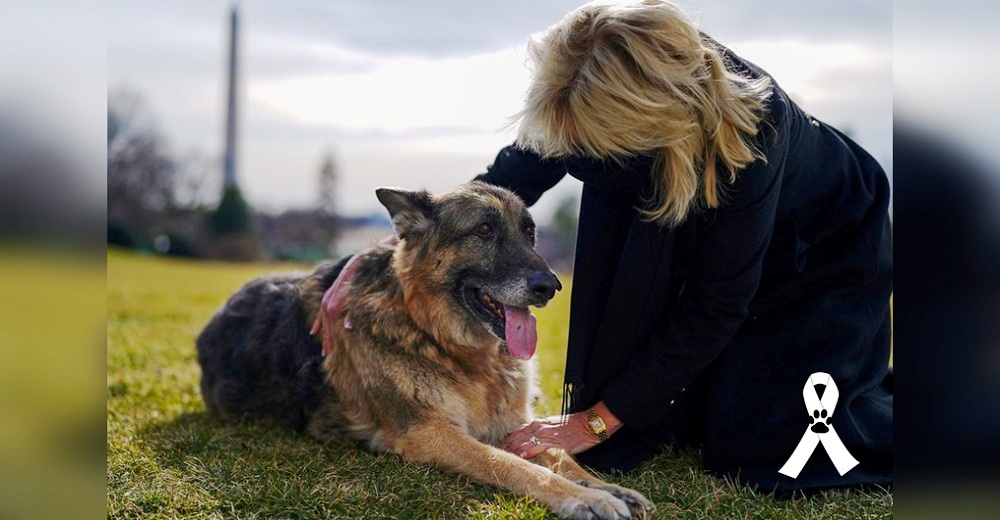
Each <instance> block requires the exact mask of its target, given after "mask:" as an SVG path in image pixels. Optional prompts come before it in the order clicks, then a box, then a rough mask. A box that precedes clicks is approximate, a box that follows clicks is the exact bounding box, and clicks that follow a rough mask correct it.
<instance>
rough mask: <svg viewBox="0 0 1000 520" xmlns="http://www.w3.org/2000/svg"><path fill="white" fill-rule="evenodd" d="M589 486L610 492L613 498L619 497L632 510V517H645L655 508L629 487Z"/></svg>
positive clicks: (611, 485) (612, 485)
mask: <svg viewBox="0 0 1000 520" xmlns="http://www.w3.org/2000/svg"><path fill="white" fill-rule="evenodd" d="M590 486H591V487H594V488H597V489H601V490H604V491H607V492H608V493H611V494H612V495H613V496H614V497H615V498H618V499H620V500H621V501H623V502H625V504H627V505H628V508H629V511H631V512H632V518H634V519H640V518H646V517H647V516H649V514H650V513H652V512H653V511H655V510H656V505H654V504H653V503H652V502H650V501H649V499H647V498H646V497H645V496H643V494H642V493H640V492H638V491H635V490H633V489H629V488H623V487H621V486H616V485H614V484H598V485H594V484H591V485H590Z"/></svg>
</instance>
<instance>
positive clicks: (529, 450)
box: [517, 442, 558, 459]
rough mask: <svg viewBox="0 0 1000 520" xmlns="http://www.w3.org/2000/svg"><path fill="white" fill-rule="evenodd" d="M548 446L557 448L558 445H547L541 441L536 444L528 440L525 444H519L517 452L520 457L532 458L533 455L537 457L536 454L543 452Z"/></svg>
mask: <svg viewBox="0 0 1000 520" xmlns="http://www.w3.org/2000/svg"><path fill="white" fill-rule="evenodd" d="M549 448H558V446H548V445H546V444H543V443H539V444H538V445H537V446H536V445H534V444H531V443H530V442H529V443H527V444H523V445H521V448H520V449H519V451H518V453H517V454H518V455H519V456H520V457H521V458H522V459H533V458H535V457H537V456H539V455H541V454H543V453H545V450H548V449H549Z"/></svg>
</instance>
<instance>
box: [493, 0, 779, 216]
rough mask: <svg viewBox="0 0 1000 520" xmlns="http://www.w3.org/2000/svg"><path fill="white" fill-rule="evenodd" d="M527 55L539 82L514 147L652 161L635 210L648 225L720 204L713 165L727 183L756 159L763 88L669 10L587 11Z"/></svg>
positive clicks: (603, 7) (653, 2)
mask: <svg viewBox="0 0 1000 520" xmlns="http://www.w3.org/2000/svg"><path fill="white" fill-rule="evenodd" d="M528 52H529V59H530V61H531V62H532V63H533V65H534V69H535V70H534V79H533V81H532V84H531V86H530V87H529V89H528V93H527V95H526V99H525V105H524V108H523V109H522V110H521V111H520V112H519V113H517V114H516V115H515V116H514V117H513V118H512V121H513V122H514V123H520V129H519V131H518V137H517V142H518V146H521V147H523V148H527V149H531V150H534V151H536V152H537V153H539V154H541V155H542V156H544V157H560V156H566V155H572V154H582V155H588V156H593V157H600V158H624V157H628V156H631V155H636V154H649V153H653V154H655V156H656V160H655V161H654V174H653V175H654V182H653V186H654V190H653V192H652V194H651V197H650V199H649V200H647V201H645V202H646V207H645V208H643V209H642V210H641V211H642V213H643V214H644V216H645V217H646V218H647V219H648V220H649V221H653V222H656V223H658V224H660V225H666V226H674V225H677V224H679V223H680V222H683V221H684V220H685V219H686V218H687V216H688V214H689V213H690V212H691V210H692V208H695V207H698V206H699V205H701V204H702V203H704V204H705V205H707V206H708V207H710V208H714V207H718V205H719V199H720V196H721V193H722V188H721V187H720V185H719V181H718V179H717V176H718V172H717V171H716V161H717V160H718V162H719V163H720V164H721V165H722V166H723V168H725V169H726V170H727V171H728V174H729V176H728V178H729V182H733V181H734V180H735V179H736V172H737V171H739V170H741V169H743V168H744V167H745V166H746V165H747V164H749V163H750V162H752V161H753V160H754V159H758V158H759V159H762V160H763V157H762V155H761V154H760V152H759V151H758V150H756V149H755V148H754V146H753V142H752V138H753V137H754V136H755V135H756V134H757V124H758V123H759V122H760V120H761V119H762V118H763V116H764V112H765V107H764V103H765V102H766V100H767V98H768V96H769V95H770V92H771V90H770V86H771V83H770V81H769V80H768V79H767V78H761V79H753V78H750V77H747V76H743V75H740V74H738V73H736V72H733V71H731V70H729V69H728V68H727V67H726V63H725V61H724V59H723V56H722V53H721V50H720V48H719V47H718V46H717V45H716V44H715V43H714V42H713V41H711V40H710V39H708V38H707V37H705V36H703V35H702V34H701V33H700V32H699V31H698V29H697V28H696V27H695V26H694V25H693V24H692V23H691V22H690V21H688V20H687V18H686V17H685V16H684V15H683V13H681V12H680V10H678V9H677V8H676V7H674V6H673V5H671V4H669V3H667V2H665V1H662V0H645V1H642V2H640V3H636V4H629V5H611V4H602V3H590V4H587V5H584V6H582V7H580V8H578V9H577V10H575V11H573V12H572V13H570V14H569V15H567V16H566V18H564V19H563V20H562V21H561V22H559V23H558V24H556V25H554V26H552V27H551V28H549V30H548V31H547V32H546V33H545V34H543V35H542V36H541V37H540V38H538V39H534V40H533V41H531V42H530V43H529V46H528ZM657 173H659V175H658V174H657ZM699 195H700V196H699Z"/></svg>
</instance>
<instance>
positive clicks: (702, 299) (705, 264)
mask: <svg viewBox="0 0 1000 520" xmlns="http://www.w3.org/2000/svg"><path fill="white" fill-rule="evenodd" d="M761 134H763V135H762V136H761V137H762V139H761V141H760V142H767V143H769V144H770V145H771V146H769V147H763V148H762V149H763V150H764V153H765V156H766V157H767V158H768V160H767V162H764V161H760V160H758V161H756V162H754V163H753V164H751V165H750V166H749V167H747V168H746V169H744V170H743V171H741V172H740V174H739V177H738V179H737V181H736V182H735V183H734V184H733V185H730V186H729V189H728V193H727V197H726V198H724V199H723V203H722V204H721V205H720V207H719V208H718V209H717V210H714V211H710V212H706V214H704V215H700V216H694V217H691V218H697V219H699V220H698V222H697V229H696V238H695V245H694V251H693V254H694V257H693V258H692V259H691V264H690V265H691V268H690V270H689V276H688V279H687V281H686V284H685V286H684V290H683V292H682V293H681V296H680V299H679V301H678V303H677V305H676V306H674V307H673V310H672V311H671V312H670V313H669V315H668V316H664V322H663V323H662V324H660V325H659V326H657V328H656V329H654V331H653V333H652V335H651V337H650V338H649V340H648V343H647V345H645V347H644V348H641V349H640V350H639V352H638V353H637V354H636V356H635V357H634V358H633V359H632V360H631V361H630V362H629V364H628V365H626V367H625V369H624V370H623V371H622V372H621V373H619V374H618V375H617V376H616V377H615V378H614V379H613V380H612V381H611V383H610V384H609V385H608V386H606V387H605V388H604V389H603V390H602V391H601V392H600V397H601V400H603V401H604V404H605V405H606V406H607V407H608V409H609V410H611V412H612V413H613V414H615V416H616V417H618V418H619V419H620V420H621V421H622V422H624V423H625V424H627V425H629V426H632V427H635V428H639V429H648V428H650V427H653V426H654V425H655V424H656V423H657V422H658V421H659V420H660V419H662V418H663V416H664V415H665V414H666V413H667V411H668V409H669V405H668V404H667V403H670V402H671V401H672V400H673V399H675V398H676V397H677V395H679V394H680V392H682V391H683V390H684V388H685V387H686V386H687V385H689V384H691V383H692V382H693V381H694V380H695V378H697V376H698V375H699V374H700V373H701V372H702V371H703V370H704V369H705V367H707V366H708V365H709V364H710V363H711V362H712V361H713V360H714V359H715V358H716V357H717V356H718V355H719V353H721V352H722V350H723V349H724V348H725V347H726V345H728V344H729V342H730V340H731V339H732V337H733V335H734V334H735V333H736V330H737V329H738V328H739V327H740V325H741V324H742V323H743V320H744V318H746V315H747V312H748V307H749V304H750V301H751V299H752V298H753V296H754V294H755V293H756V291H757V287H758V285H759V282H760V273H761V266H762V263H763V260H764V253H765V251H766V250H767V246H768V244H769V243H770V240H771V233H772V231H773V229H774V217H775V212H776V209H777V205H778V196H779V194H780V191H781V179H782V172H783V165H784V160H785V155H786V152H787V147H788V145H787V141H788V139H787V137H786V136H781V138H780V139H778V140H774V133H770V132H761ZM767 134H770V135H767ZM779 135H780V132H779Z"/></svg>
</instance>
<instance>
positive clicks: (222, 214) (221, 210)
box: [208, 186, 253, 237]
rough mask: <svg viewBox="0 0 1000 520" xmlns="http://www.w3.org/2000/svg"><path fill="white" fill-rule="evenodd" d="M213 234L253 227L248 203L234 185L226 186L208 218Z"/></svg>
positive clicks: (234, 231) (239, 231) (230, 232)
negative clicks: (216, 207)
mask: <svg viewBox="0 0 1000 520" xmlns="http://www.w3.org/2000/svg"><path fill="white" fill-rule="evenodd" d="M208 222H209V225H210V227H211V229H212V234H213V235H215V236H217V237H218V236H223V235H228V234H232V233H242V232H245V231H250V230H251V229H253V219H252V216H251V214H250V205H249V204H247V202H246V200H245V199H244V198H243V194H242V193H241V192H240V189H239V188H238V187H236V186H226V191H224V192H223V193H222V200H221V201H219V207H218V209H216V210H215V212H213V213H212V215H211V216H210V217H209V219H208Z"/></svg>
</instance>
